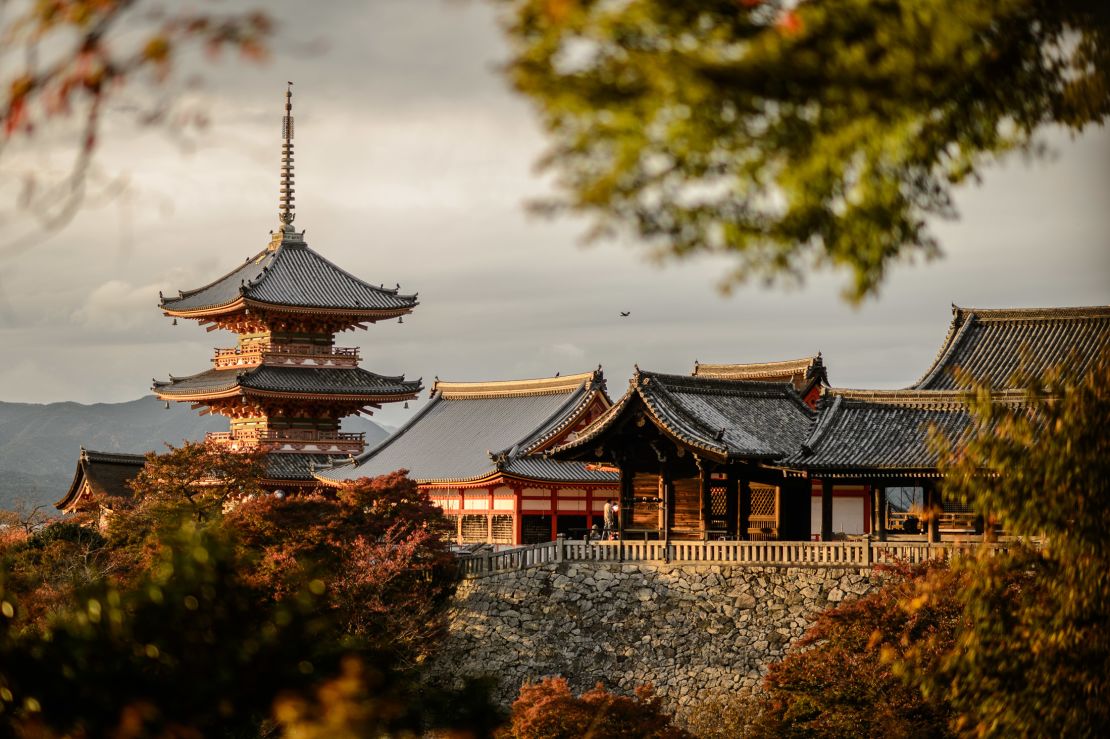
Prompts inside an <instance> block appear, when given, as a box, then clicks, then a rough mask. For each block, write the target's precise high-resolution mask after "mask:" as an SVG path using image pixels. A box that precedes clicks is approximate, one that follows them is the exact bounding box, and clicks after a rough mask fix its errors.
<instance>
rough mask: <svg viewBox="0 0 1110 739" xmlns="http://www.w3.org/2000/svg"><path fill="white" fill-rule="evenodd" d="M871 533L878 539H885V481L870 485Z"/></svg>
mask: <svg viewBox="0 0 1110 739" xmlns="http://www.w3.org/2000/svg"><path fill="white" fill-rule="evenodd" d="M871 533H872V535H873V536H875V537H876V538H877V539H878V540H879V541H886V483H885V482H877V483H875V484H874V485H872V486H871Z"/></svg>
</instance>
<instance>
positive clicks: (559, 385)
mask: <svg viewBox="0 0 1110 739" xmlns="http://www.w3.org/2000/svg"><path fill="white" fill-rule="evenodd" d="M599 394H601V395H602V397H604V378H603V377H602V376H601V373H600V372H591V373H584V374H580V375H570V376H567V377H558V378H548V379H543V380H518V381H507V382H487V383H446V382H437V383H436V384H435V386H434V387H433V389H432V400H431V401H430V402H429V403H428V404H427V405H426V406H425V407H424V408H423V409H421V411H420V412H419V413H417V414H416V415H415V416H414V417H413V418H412V419H411V420H410V421H409V422H408V423H407V424H405V425H404V426H403V427H402V428H400V429H399V430H398V431H397V432H396V433H394V434H393V435H392V436H391V437H389V438H388V439H386V440H385V441H384V442H382V444H380V445H379V446H378V447H376V448H375V449H372V450H370V451H368V452H367V453H366V454H364V455H362V456H361V457H359V458H358V459H357V461H356V463H355V464H354V465H345V466H342V467H337V468H336V469H333V470H327V471H320V472H318V473H317V477H319V478H320V479H321V480H324V481H325V482H328V481H331V482H339V481H342V480H352V479H357V478H360V477H375V476H377V475H384V474H388V473H390V472H393V471H395V470H398V469H407V470H409V475H410V477H412V479H414V480H417V481H419V482H425V483H428V482H461V481H466V480H477V479H481V478H483V477H486V476H489V475H491V474H493V473H495V472H497V471H498V470H500V471H502V472H506V473H509V474H519V476H521V477H536V478H538V479H552V480H567V481H581V482H591V481H615V480H616V476H615V475H612V474H608V475H606V474H605V473H597V472H593V471H590V470H586V469H585V467H583V466H582V465H577V464H567V463H560V462H549V461H548V460H543V459H533V458H532V457H530V456H527V455H529V453H530V452H531V451H533V450H535V449H537V448H539V447H541V446H542V445H543V444H544V443H545V442H547V441H548V440H550V439H552V438H553V437H556V436H557V435H558V434H560V433H562V432H563V431H564V430H566V428H567V427H568V426H569V425H571V424H572V423H574V421H575V420H576V419H578V418H579V417H580V416H581V414H582V413H584V412H585V411H586V409H587V408H588V407H589V406H590V405H591V404H592V403H593V402H594V401H595V399H596V398H597V397H598V395H599ZM606 400H607V399H606Z"/></svg>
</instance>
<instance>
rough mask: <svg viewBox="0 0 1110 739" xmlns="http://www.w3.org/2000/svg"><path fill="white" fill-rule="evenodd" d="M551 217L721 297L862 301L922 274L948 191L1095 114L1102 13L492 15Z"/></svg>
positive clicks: (805, 9) (1084, 3) (914, 0)
mask: <svg viewBox="0 0 1110 739" xmlns="http://www.w3.org/2000/svg"><path fill="white" fill-rule="evenodd" d="M498 1H499V3H500V5H501V6H502V9H503V11H504V18H505V28H506V31H507V35H508V38H509V41H510V43H511V46H512V57H511V60H510V62H509V65H508V73H509V75H510V77H511V79H512V82H513V83H514V84H515V86H516V87H517V89H518V90H520V91H521V92H523V93H524V94H526V95H527V96H529V97H530V98H531V99H532V100H533V101H534V102H535V104H536V107H537V108H538V110H539V113H540V116H541V118H542V120H543V123H544V125H545V126H546V128H547V130H548V133H549V138H550V142H551V146H550V149H549V150H548V152H547V154H546V156H545V157H544V158H543V160H542V162H541V164H542V165H543V166H544V167H546V168H548V169H550V170H553V171H554V172H555V174H556V177H557V187H558V190H559V193H560V194H559V195H558V197H557V199H555V200H553V201H550V202H547V203H544V204H541V205H542V207H543V208H546V209H547V210H550V211H560V210H570V211H576V212H580V213H584V214H587V215H590V216H592V217H593V218H594V221H595V228H594V230H593V234H594V235H607V234H611V233H613V232H616V231H621V230H631V231H632V232H635V233H637V234H639V235H640V236H641V237H643V239H644V240H646V242H647V243H648V244H649V245H651V246H653V247H654V248H655V253H656V254H657V255H658V256H661V257H672V258H684V257H688V256H690V255H694V254H700V253H723V254H728V255H731V256H732V257H734V260H735V265H736V268H735V270H734V271H733V272H732V273H731V274H730V275H728V276H727V277H725V279H724V282H723V286H725V287H728V286H730V285H732V284H735V283H736V282H739V281H742V280H744V279H747V278H749V277H753V276H754V277H758V278H762V279H764V280H768V281H772V280H777V279H781V278H784V277H797V276H800V275H802V274H804V273H805V272H807V271H810V270H813V269H818V268H833V269H839V270H843V271H846V272H847V273H849V274H850V275H851V282H850V284H849V285H848V287H847V289H846V291H845V294H846V296H847V297H848V298H850V299H852V300H859V299H861V298H863V297H864V296H866V295H868V294H871V293H874V292H875V291H876V290H877V289H878V287H879V286H880V284H881V282H882V279H883V276H884V274H885V272H886V270H887V269H888V267H889V266H890V265H891V264H892V263H893V262H895V261H898V260H906V259H912V258H914V257H931V256H934V255H936V254H938V253H939V248H938V245H937V243H936V240H935V238H934V237H933V236H932V235H931V233H930V230H929V227H928V220H929V219H930V218H938V217H939V218H953V217H955V215H956V212H955V208H954V206H953V200H952V191H953V186H954V185H956V184H958V183H960V182H963V181H965V180H967V179H969V178H975V177H977V175H978V173H979V172H980V171H981V170H982V169H983V168H984V167H985V166H988V165H989V164H991V163H992V162H994V161H995V160H997V159H998V158H999V157H1000V156H1001V155H1002V154H1004V153H1006V152H1009V151H1012V150H1015V149H1017V150H1023V151H1034V150H1035V146H1034V139H1033V136H1034V134H1035V133H1036V132H1037V131H1038V130H1040V129H1042V128H1043V127H1045V126H1048V125H1052V124H1056V125H1060V126H1064V127H1066V128H1068V129H1071V130H1073V131H1079V130H1081V129H1083V128H1084V127H1086V126H1087V125H1089V124H1091V123H1099V122H1102V121H1104V120H1105V119H1106V116H1107V114H1108V113H1110V5H1107V4H1106V3H1105V2H1102V0H1071V1H1067V0H1065V1H1063V2H1043V1H1042V0H819V1H818V0H801V1H800V2H791V1H789V0H766V1H764V0H623V1H622V2H608V1H606V0H498Z"/></svg>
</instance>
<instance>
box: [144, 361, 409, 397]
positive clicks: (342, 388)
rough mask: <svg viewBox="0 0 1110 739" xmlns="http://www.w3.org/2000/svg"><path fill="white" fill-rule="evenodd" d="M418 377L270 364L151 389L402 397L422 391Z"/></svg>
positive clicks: (189, 393) (184, 393) (162, 392)
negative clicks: (408, 377) (274, 365)
mask: <svg viewBox="0 0 1110 739" xmlns="http://www.w3.org/2000/svg"><path fill="white" fill-rule="evenodd" d="M421 387H422V385H421V382H420V380H406V379H405V378H404V375H399V376H396V377H387V376H384V375H378V374H375V373H373V372H368V371H367V370H364V369H362V368H361V367H325V368H305V367H270V366H267V365H261V366H258V367H254V368H252V369H248V370H241V369H235V368H231V369H210V370H207V371H206V372H201V373H199V374H196V375H190V376H189V377H173V376H170V379H169V381H168V382H161V381H155V382H154V391H155V392H156V393H157V394H158V397H160V398H163V399H167V400H199V399H204V398H221V397H228V396H232V395H239V394H250V393H255V394H277V395H293V396H328V397H334V396H346V397H352V398H366V400H367V402H373V400H374V399H375V398H380V399H383V400H387V401H389V400H403V399H406V398H413V397H415V396H416V393H418V392H420V390H421Z"/></svg>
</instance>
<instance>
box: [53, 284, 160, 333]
mask: <svg viewBox="0 0 1110 739" xmlns="http://www.w3.org/2000/svg"><path fill="white" fill-rule="evenodd" d="M169 289H170V283H169V282H168V281H163V282H153V283H148V284H146V285H132V284H131V283H129V282H125V281H123V280H109V281H108V282H105V283H104V284H102V285H100V286H99V287H97V288H96V289H95V290H93V291H92V292H91V293H90V294H89V297H88V299H87V300H86V301H85V302H84V304H83V305H81V307H79V308H77V309H76V310H74V311H73V313H72V314H70V319H71V320H72V321H73V322H74V323H76V324H77V325H79V326H83V327H85V328H90V329H101V330H106V331H126V330H130V329H134V328H136V327H137V326H139V325H141V324H143V323H148V322H149V319H150V318H151V316H152V315H155V312H156V310H157V305H158V291H159V290H163V291H165V290H169Z"/></svg>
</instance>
